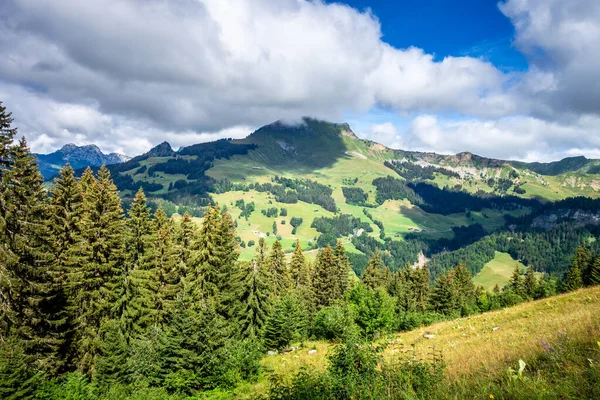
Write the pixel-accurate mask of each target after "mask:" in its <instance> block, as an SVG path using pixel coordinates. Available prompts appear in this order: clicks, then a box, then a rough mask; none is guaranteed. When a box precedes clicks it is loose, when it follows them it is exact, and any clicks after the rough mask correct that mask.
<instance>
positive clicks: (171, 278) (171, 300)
mask: <svg viewBox="0 0 600 400" xmlns="http://www.w3.org/2000/svg"><path fill="white" fill-rule="evenodd" d="M151 230H152V239H151V243H152V246H153V247H152V250H151V255H150V257H151V260H150V264H151V265H152V267H151V269H152V271H153V273H154V275H155V278H156V279H157V282H158V287H157V289H156V296H155V301H154V307H156V311H157V313H156V314H157V315H156V322H158V323H165V322H167V320H168V317H169V315H170V314H171V313H172V312H173V310H174V309H175V305H176V301H177V297H178V295H179V294H180V292H181V289H182V287H181V282H180V277H179V271H178V268H177V262H178V260H177V249H176V247H175V245H174V240H173V239H174V226H173V221H172V220H170V219H168V218H167V214H165V212H164V210H163V208H162V207H161V206H159V207H158V209H157V210H156V212H155V213H154V220H153V221H152V227H151Z"/></svg>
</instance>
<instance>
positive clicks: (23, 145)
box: [0, 139, 62, 369]
mask: <svg viewBox="0 0 600 400" xmlns="http://www.w3.org/2000/svg"><path fill="white" fill-rule="evenodd" d="M8 177H9V180H10V185H9V187H8V189H7V201H6V203H5V204H6V206H7V214H6V219H5V223H6V231H5V237H6V238H7V240H6V242H5V244H4V246H0V247H5V249H6V250H7V252H6V253H7V254H12V255H13V256H14V257H10V258H11V260H10V262H9V263H8V264H7V265H5V269H6V278H5V279H6V281H7V282H8V283H9V288H8V289H9V290H8V291H7V292H5V294H3V297H4V296H6V298H7V299H8V305H9V306H8V308H9V313H7V314H6V315H5V316H4V317H5V319H4V323H7V325H5V326H9V325H10V323H11V322H12V323H13V324H15V323H16V324H17V325H15V328H17V330H18V334H19V336H20V337H21V339H22V340H23V343H24V346H25V351H26V352H27V353H28V354H32V355H35V359H36V362H37V364H38V365H39V367H41V368H48V369H53V365H50V364H52V355H53V354H56V352H57V349H58V347H59V346H60V344H61V341H60V340H59V339H58V338H57V335H56V333H57V332H55V331H54V328H55V325H56V324H58V323H60V322H61V321H60V320H61V318H62V316H60V315H56V314H55V313H54V311H55V310H54V301H55V300H56V299H57V296H58V295H59V293H58V291H57V287H56V286H55V285H53V281H52V273H51V271H50V262H51V259H52V254H51V251H50V244H49V242H48V239H49V234H48V224H47V219H48V209H47V203H46V199H45V191H44V188H43V179H42V176H41V174H40V173H39V171H38V168H37V164H36V160H35V157H34V156H33V155H32V154H31V152H30V151H29V147H28V146H27V142H26V141H25V139H22V140H21V141H20V142H19V144H18V145H17V146H15V147H14V162H13V164H12V169H11V170H10V173H9V174H8ZM5 279H2V280H3V281H4V280H5ZM7 317H8V318H7ZM11 317H12V321H11V320H10V318H11ZM4 323H3V325H4Z"/></svg>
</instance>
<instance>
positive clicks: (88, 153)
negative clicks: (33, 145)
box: [34, 143, 130, 180]
mask: <svg viewBox="0 0 600 400" xmlns="http://www.w3.org/2000/svg"><path fill="white" fill-rule="evenodd" d="M34 155H35V157H36V158H37V159H38V165H39V168H40V172H41V173H42V175H43V176H44V179H46V180H48V179H51V178H52V177H53V176H54V175H56V174H57V173H58V171H59V170H60V168H61V167H63V166H64V165H65V164H66V163H67V162H68V163H69V164H71V166H72V167H73V168H74V169H80V168H85V167H88V166H93V167H97V166H100V165H103V164H106V165H110V164H117V163H122V162H125V161H128V160H129V159H130V157H128V156H125V155H123V154H117V153H110V154H104V153H103V152H102V151H101V150H100V148H99V147H98V146H96V145H93V144H91V145H87V146H76V145H74V144H72V143H71V144H67V145H64V146H63V147H62V148H61V149H60V150H57V151H55V152H54V153H50V154H34Z"/></svg>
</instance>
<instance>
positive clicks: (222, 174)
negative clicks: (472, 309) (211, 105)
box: [110, 118, 600, 286]
mask: <svg viewBox="0 0 600 400" xmlns="http://www.w3.org/2000/svg"><path fill="white" fill-rule="evenodd" d="M563 161H564V160H563ZM595 163H596V161H594V160H586V161H585V163H583V164H582V160H581V159H576V160H575V161H573V160H566V161H564V162H559V163H552V164H535V165H533V164H525V163H516V162H510V161H503V160H496V159H489V158H484V157H480V156H477V155H474V154H471V153H466V152H465V153H459V154H456V155H440V154H435V153H422V152H410V151H403V150H392V149H389V148H386V147H385V146H383V145H381V144H378V143H375V142H372V141H368V140H362V139H360V138H358V137H357V136H356V135H355V134H354V133H353V132H352V130H351V128H350V126H349V125H348V124H333V123H328V122H323V121H318V120H314V119H310V118H305V119H303V120H302V121H301V122H300V123H298V124H295V125H289V124H285V123H282V122H275V123H273V124H270V125H267V126H264V127H262V128H260V129H258V130H257V131H255V132H254V133H252V134H251V135H250V136H248V137H247V138H245V139H242V140H225V139H223V140H219V141H216V142H210V143H200V144H197V145H193V146H189V147H186V148H183V149H180V150H179V151H177V152H175V151H173V150H172V149H171V146H169V144H168V143H162V144H160V145H159V146H157V147H156V148H154V149H152V150H151V151H150V152H148V153H146V154H144V155H141V156H138V157H135V158H133V159H131V160H129V161H128V162H125V163H122V164H116V165H112V166H110V169H111V171H112V173H113V177H114V178H115V182H116V184H117V186H118V187H119V189H120V190H121V193H122V195H123V197H124V198H125V200H126V201H128V199H129V198H130V197H131V196H132V195H133V194H134V193H135V191H137V189H138V188H139V187H142V188H144V190H145V191H146V193H147V194H148V196H149V197H150V198H151V199H152V201H153V202H154V203H155V204H158V203H160V204H162V205H163V207H165V209H167V211H168V212H169V213H179V214H181V213H183V212H184V211H189V212H191V213H192V215H195V216H196V217H201V216H202V207H203V206H205V205H206V204H208V203H209V202H217V203H219V205H221V206H222V207H226V208H227V210H228V212H229V213H231V215H232V216H233V217H234V219H235V221H236V224H237V234H238V236H239V237H238V240H239V242H240V245H241V256H242V259H250V258H251V257H252V255H253V253H254V246H253V245H255V244H256V243H257V242H258V239H260V238H261V237H264V238H265V239H266V241H267V244H271V243H273V242H274V241H275V239H276V238H279V239H280V240H281V241H282V244H283V248H284V250H285V251H286V252H291V251H292V250H293V245H294V244H295V241H296V240H299V241H300V244H301V245H302V248H303V249H304V250H307V255H308V256H309V257H312V256H313V255H314V254H315V252H316V249H317V248H319V247H322V246H325V245H326V244H327V243H334V242H335V240H337V239H341V240H342V242H343V243H344V245H345V246H346V248H347V250H348V251H350V252H351V254H352V261H353V264H354V265H355V270H356V272H357V273H360V271H361V270H362V266H364V263H365V262H366V257H367V256H369V255H370V252H371V251H372V250H373V249H374V247H375V246H377V247H380V248H381V249H383V250H385V251H384V253H383V254H384V257H387V258H386V260H387V262H388V263H393V264H394V266H395V267H397V266H398V265H401V264H402V263H404V262H409V263H413V262H416V261H417V258H419V254H420V253H422V252H423V253H426V254H427V255H429V254H434V253H436V252H442V251H448V250H449V251H452V250H455V249H458V248H461V247H463V246H465V245H467V244H470V243H473V242H475V241H477V240H478V239H479V238H481V237H482V235H489V234H491V233H493V232H496V231H498V230H504V229H506V220H505V216H511V217H513V218H514V217H519V216H522V215H525V214H527V213H529V212H531V211H532V210H533V209H538V208H539V207H540V206H541V204H542V203H541V202H539V201H537V200H527V199H539V200H542V201H543V202H545V201H548V200H559V199H564V198H566V197H572V196H579V195H585V196H588V197H594V198H597V197H599V196H600V175H597V174H592V173H588V171H591V172H594V170H593V166H594V165H595ZM575 167H577V168H578V169H575ZM540 171H541V172H545V173H552V174H553V175H543V174H541V173H539V172H540ZM554 173H556V174H554ZM444 188H450V189H444ZM300 221H301V222H300ZM292 223H293V224H294V226H292ZM460 227H468V228H460ZM492 258H493V256H492ZM476 272H478V270H476ZM492 283H494V282H491V283H489V284H490V285H492V286H493V284H492ZM500 283H501V282H500Z"/></svg>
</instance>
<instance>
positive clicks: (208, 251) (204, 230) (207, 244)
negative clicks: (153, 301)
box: [187, 205, 229, 308]
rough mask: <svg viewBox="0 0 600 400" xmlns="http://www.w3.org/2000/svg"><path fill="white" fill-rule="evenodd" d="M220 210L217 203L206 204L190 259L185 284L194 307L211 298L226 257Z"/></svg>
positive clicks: (219, 278)
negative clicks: (196, 247)
mask: <svg viewBox="0 0 600 400" xmlns="http://www.w3.org/2000/svg"><path fill="white" fill-rule="evenodd" d="M220 220H221V211H220V209H219V207H218V206H216V205H215V206H213V207H211V206H209V207H208V209H207V210H206V212H205V213H204V221H203V223H202V227H201V228H200V235H199V237H198V243H197V246H198V250H197V251H196V252H195V253H194V257H193V258H192V259H191V262H190V265H191V268H190V269H189V271H188V282H187V285H188V287H189V290H190V291H191V295H192V299H193V300H192V302H193V306H194V307H196V308H198V307H202V305H203V304H204V303H205V302H206V301H207V300H208V299H209V298H214V297H215V296H216V295H217V294H218V292H219V288H220V285H221V282H222V280H223V279H224V277H223V273H222V266H223V265H224V263H225V262H226V261H225V260H228V259H229V255H227V254H225V252H226V250H225V248H223V247H222V246H221V244H222V243H223V238H221V237H220V236H221V235H222V233H223V232H222V225H221V221H220Z"/></svg>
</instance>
